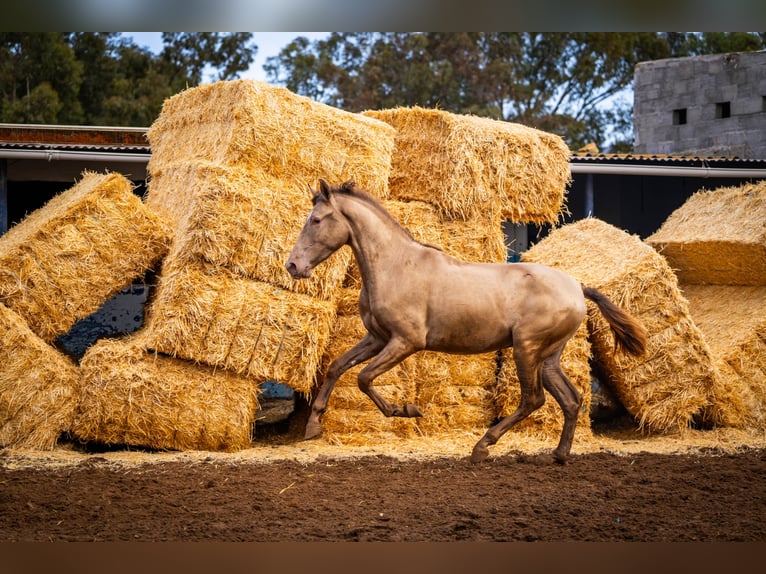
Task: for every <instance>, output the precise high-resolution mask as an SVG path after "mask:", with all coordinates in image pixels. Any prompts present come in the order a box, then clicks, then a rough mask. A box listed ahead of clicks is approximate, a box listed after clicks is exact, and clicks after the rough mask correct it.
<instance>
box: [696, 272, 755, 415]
mask: <svg viewBox="0 0 766 574" xmlns="http://www.w3.org/2000/svg"><path fill="white" fill-rule="evenodd" d="M682 289H683V294H684V296H685V297H686V298H687V299H688V300H689V309H690V312H691V315H692V317H693V318H694V322H695V324H696V325H697V326H698V327H699V329H700V331H702V333H703V334H704V336H705V339H706V341H707V343H708V345H709V346H710V350H711V352H712V354H713V357H714V358H715V361H716V366H717V368H718V370H719V373H720V377H719V379H720V383H719V384H718V385H716V387H715V388H714V389H713V390H712V391H711V401H710V405H708V407H707V408H706V409H705V412H704V413H703V415H704V419H705V420H706V421H707V422H709V423H711V424H713V425H715V426H730V427H736V428H759V429H763V428H765V427H766V286H742V285H683V286H682Z"/></svg>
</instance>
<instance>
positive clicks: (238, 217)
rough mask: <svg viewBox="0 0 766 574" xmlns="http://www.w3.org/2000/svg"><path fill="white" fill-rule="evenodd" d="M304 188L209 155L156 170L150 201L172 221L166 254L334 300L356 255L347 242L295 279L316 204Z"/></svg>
mask: <svg viewBox="0 0 766 574" xmlns="http://www.w3.org/2000/svg"><path fill="white" fill-rule="evenodd" d="M310 197H311V196H310V194H309V193H308V190H307V189H306V188H305V187H301V186H297V185H295V184H292V185H290V184H286V183H285V182H282V181H279V180H276V179H274V178H272V177H269V176H267V175H265V174H264V173H262V172H260V171H258V170H250V171H247V170H244V169H241V168H237V167H223V166H219V165H215V164H211V163H206V162H197V163H194V164H184V165H169V166H163V167H162V168H161V169H158V170H157V171H156V172H155V173H154V174H153V177H152V180H151V183H150V185H149V191H148V193H147V200H146V203H147V205H148V206H149V207H151V208H152V209H155V210H156V211H157V212H162V213H165V214H167V216H168V217H169V218H170V220H172V221H173V222H174V227H175V230H176V232H175V240H174V243H173V248H172V251H171V253H170V254H169V255H168V258H172V259H173V260H175V261H177V262H178V261H184V262H187V263H191V264H193V263H195V262H199V261H201V262H205V263H209V264H212V265H216V266H220V267H224V268H226V269H228V270H230V271H232V272H234V273H236V274H238V275H241V276H242V277H247V278H250V279H255V280H257V281H264V282H268V283H271V284H273V285H276V286H279V287H282V288H284V289H289V290H290V291H294V292H296V293H302V294H304V295H308V296H311V297H318V298H320V299H324V300H331V299H332V298H333V296H334V293H335V291H336V289H337V288H338V286H339V285H340V283H341V281H342V280H343V277H344V276H345V273H346V269H347V267H348V265H349V262H350V260H351V258H352V254H351V250H350V249H349V248H345V247H344V248H341V249H340V250H339V252H338V253H337V254H335V255H333V256H332V257H331V258H329V259H328V260H327V261H325V262H324V263H322V264H320V265H319V266H318V267H317V268H316V270H315V271H314V273H313V274H312V276H311V277H310V278H308V279H306V280H300V281H297V280H294V279H293V278H292V277H291V276H290V274H289V273H288V272H287V270H286V269H285V262H286V261H287V258H288V255H289V254H290V250H291V249H292V246H293V245H294V244H295V241H296V239H297V238H298V234H299V233H300V230H301V228H302V227H303V224H304V222H305V221H306V215H307V213H308V212H309V210H310V209H311V201H310Z"/></svg>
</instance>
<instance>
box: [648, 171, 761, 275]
mask: <svg viewBox="0 0 766 574" xmlns="http://www.w3.org/2000/svg"><path fill="white" fill-rule="evenodd" d="M646 242H647V243H648V244H649V245H651V246H652V247H654V248H655V249H656V250H657V251H659V252H660V253H662V255H664V256H665V258H666V259H667V260H668V263H669V264H670V266H671V267H673V268H674V269H675V270H676V273H677V275H678V279H679V281H680V282H681V283H683V284H720V285H766V180H765V181H760V182H758V183H748V184H745V185H742V186H741V187H721V188H718V189H716V190H712V191H705V190H701V191H698V192H697V193H695V194H694V195H692V196H691V197H690V198H689V199H688V200H686V202H685V203H684V204H683V205H682V206H681V207H679V208H678V209H677V210H675V211H674V212H673V213H672V214H670V217H668V219H667V220H666V221H665V222H664V223H663V224H662V226H661V227H660V228H659V229H658V230H657V231H656V232H655V233H654V234H652V235H650V236H649V237H647V239H646Z"/></svg>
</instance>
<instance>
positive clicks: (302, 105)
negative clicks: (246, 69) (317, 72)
mask: <svg viewBox="0 0 766 574" xmlns="http://www.w3.org/2000/svg"><path fill="white" fill-rule="evenodd" d="M148 137H149V142H150V144H151V147H152V158H151V160H150V162H149V166H148V169H149V172H150V173H152V174H153V173H156V172H158V171H160V170H162V169H163V168H164V167H166V166H169V165H178V164H183V163H196V162H198V161H208V162H212V163H216V164H218V165H221V166H237V167H239V168H241V169H244V170H247V171H252V170H256V171H261V172H264V173H266V174H268V175H269V176H271V177H273V178H275V179H277V180H280V181H282V182H284V183H289V184H293V185H296V184H297V185H298V186H299V187H301V186H302V187H304V188H305V186H306V185H309V184H310V185H314V184H315V183H316V181H317V180H318V179H319V178H324V179H325V180H327V181H331V182H341V181H345V180H348V179H353V180H354V181H356V183H357V184H358V185H359V186H360V187H363V188H365V189H367V190H370V191H371V192H372V193H375V194H376V195H378V196H379V197H386V195H387V189H388V172H389V169H390V166H391V154H392V152H393V145H394V130H393V129H392V128H391V126H389V125H387V124H385V123H383V122H379V121H376V120H374V119H372V118H369V117H365V116H363V115H361V114H353V113H350V112H345V111H342V110H339V109H337V108H333V107H331V106H327V105H325V104H321V103H318V102H315V101H313V100H311V99H309V98H305V97H303V96H299V95H296V94H293V93H292V92H290V91H289V90H287V89H285V88H281V87H277V86H272V85H270V84H267V83H263V82H257V81H252V80H235V81H225V82H216V83H212V84H204V85H201V86H197V87H195V88H191V89H188V90H185V91H183V92H181V93H179V94H177V95H175V96H173V97H171V98H168V99H167V100H165V102H164V104H163V106H162V111H161V113H160V115H159V117H158V118H157V119H156V120H155V122H154V123H153V124H152V125H151V127H150V129H149V132H148ZM179 192H182V190H179ZM303 205H304V204H301V206H303Z"/></svg>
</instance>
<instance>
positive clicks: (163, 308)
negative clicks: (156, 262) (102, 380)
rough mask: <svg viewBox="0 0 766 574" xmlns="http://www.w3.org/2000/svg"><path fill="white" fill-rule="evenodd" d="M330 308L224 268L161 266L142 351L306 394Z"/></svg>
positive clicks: (170, 262)
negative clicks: (220, 369)
mask: <svg viewBox="0 0 766 574" xmlns="http://www.w3.org/2000/svg"><path fill="white" fill-rule="evenodd" d="M334 317H335V306H334V304H333V303H331V302H327V301H323V300H321V299H316V298H312V297H307V296H305V295H300V294H298V293H293V292H290V291H287V290H285V289H281V288H280V287H277V286H274V285H272V284H270V283H266V282H262V281H254V280H250V279H246V278H243V277H241V276H239V275H236V274H235V273H232V272H231V271H228V270H226V269H225V268H223V267H216V266H212V265H207V264H203V263H196V264H191V263H189V264H183V263H180V264H179V262H178V261H177V260H176V259H168V260H166V262H165V264H164V266H163V272H162V276H161V277H160V279H159V282H158V285H157V289H156V293H155V297H154V299H153V301H152V302H151V303H150V305H149V309H148V311H147V326H146V329H145V330H146V331H147V334H146V337H147V339H146V344H147V348H149V349H152V350H155V351H159V352H161V353H165V354H167V355H170V356H173V357H181V358H184V359H187V360H191V361H196V362H199V363H204V364H206V365H210V366H216V367H220V368H225V369H228V370H230V371H232V372H234V373H237V374H239V375H242V376H246V377H249V378H251V379H253V380H254V381H256V382H260V383H262V382H265V381H267V380H275V381H279V382H281V383H284V384H286V385H289V386H290V387H292V388H293V389H295V390H297V391H302V392H309V391H310V390H311V388H312V387H313V385H314V379H315V374H316V371H317V369H318V367H319V364H320V359H321V356H322V352H323V350H324V348H325V345H326V343H327V339H328V337H329V333H330V328H331V326H332V323H333V321H334Z"/></svg>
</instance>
